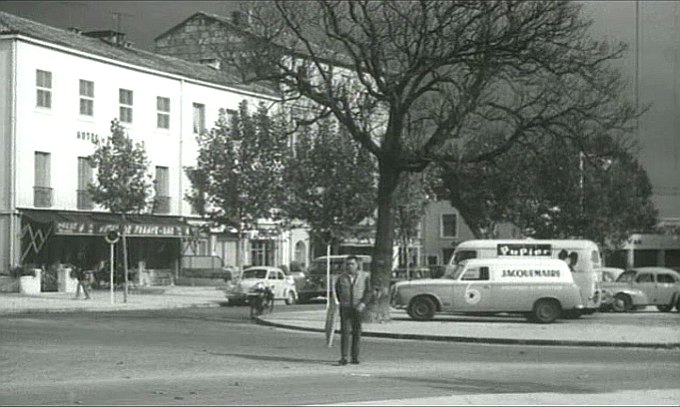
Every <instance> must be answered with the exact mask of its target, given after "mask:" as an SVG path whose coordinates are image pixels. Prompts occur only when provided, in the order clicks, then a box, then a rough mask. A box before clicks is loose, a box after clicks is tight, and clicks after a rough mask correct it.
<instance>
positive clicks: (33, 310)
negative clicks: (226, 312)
mask: <svg viewBox="0 0 680 407" xmlns="http://www.w3.org/2000/svg"><path fill="white" fill-rule="evenodd" d="M217 307H221V305H220V304H180V305H170V306H162V307H151V308H149V307H141V308H91V307H85V308H73V307H69V308H22V309H16V310H0V315H14V314H42V313H47V314H56V313H67V312H79V311H80V312H118V311H155V310H163V309H175V308H217Z"/></svg>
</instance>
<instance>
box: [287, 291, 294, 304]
mask: <svg viewBox="0 0 680 407" xmlns="http://www.w3.org/2000/svg"><path fill="white" fill-rule="evenodd" d="M293 304H295V293H294V292H292V291H288V294H287V295H286V305H293Z"/></svg>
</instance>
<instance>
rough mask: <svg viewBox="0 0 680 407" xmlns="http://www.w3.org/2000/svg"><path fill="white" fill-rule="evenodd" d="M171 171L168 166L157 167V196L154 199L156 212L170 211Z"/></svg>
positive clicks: (155, 184)
mask: <svg viewBox="0 0 680 407" xmlns="http://www.w3.org/2000/svg"><path fill="white" fill-rule="evenodd" d="M169 173H170V171H169V170H168V167H156V179H155V181H154V188H155V192H156V197H155V200H154V213H169V212H170V178H169Z"/></svg>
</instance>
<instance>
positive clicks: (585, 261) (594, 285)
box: [447, 239, 602, 318]
mask: <svg viewBox="0 0 680 407" xmlns="http://www.w3.org/2000/svg"><path fill="white" fill-rule="evenodd" d="M561 253H562V254H566V255H572V256H573V254H572V253H575V256H576V257H577V262H576V264H575V266H574V268H573V271H572V277H573V279H574V282H575V283H576V285H578V287H579V289H580V293H581V302H582V304H583V309H582V310H581V311H580V312H569V313H566V314H565V315H564V316H565V317H568V318H577V317H579V316H580V315H581V314H592V313H594V312H596V311H597V310H598V309H599V308H600V305H601V303H602V289H601V287H600V281H599V277H598V273H597V269H599V268H601V267H602V259H601V257H600V250H599V248H598V247H597V244H595V242H593V241H591V240H577V239H500V240H496V239H488V240H487V239H480V240H467V241H465V242H462V243H460V244H459V245H458V246H456V249H455V250H454V252H453V256H452V257H451V259H450V261H449V264H448V266H447V268H454V267H455V266H456V265H457V264H459V263H460V262H461V261H462V260H465V259H475V258H476V259H481V258H499V259H501V258H515V257H522V258H526V257H530V258H534V257H535V258H544V259H548V258H559V257H560V254H561ZM568 261H569V259H568V258H567V259H566V260H565V262H568Z"/></svg>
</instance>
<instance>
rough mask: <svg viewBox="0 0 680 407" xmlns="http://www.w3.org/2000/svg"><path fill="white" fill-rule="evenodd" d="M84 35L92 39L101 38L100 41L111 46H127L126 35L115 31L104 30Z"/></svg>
mask: <svg viewBox="0 0 680 407" xmlns="http://www.w3.org/2000/svg"><path fill="white" fill-rule="evenodd" d="M83 35H85V36H87V37H91V38H99V39H100V40H103V41H106V42H108V43H109V44H111V45H120V46H125V44H126V42H127V41H126V40H125V33H122V32H118V31H113V30H102V31H88V32H86V33H83Z"/></svg>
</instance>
